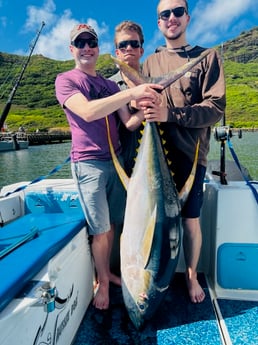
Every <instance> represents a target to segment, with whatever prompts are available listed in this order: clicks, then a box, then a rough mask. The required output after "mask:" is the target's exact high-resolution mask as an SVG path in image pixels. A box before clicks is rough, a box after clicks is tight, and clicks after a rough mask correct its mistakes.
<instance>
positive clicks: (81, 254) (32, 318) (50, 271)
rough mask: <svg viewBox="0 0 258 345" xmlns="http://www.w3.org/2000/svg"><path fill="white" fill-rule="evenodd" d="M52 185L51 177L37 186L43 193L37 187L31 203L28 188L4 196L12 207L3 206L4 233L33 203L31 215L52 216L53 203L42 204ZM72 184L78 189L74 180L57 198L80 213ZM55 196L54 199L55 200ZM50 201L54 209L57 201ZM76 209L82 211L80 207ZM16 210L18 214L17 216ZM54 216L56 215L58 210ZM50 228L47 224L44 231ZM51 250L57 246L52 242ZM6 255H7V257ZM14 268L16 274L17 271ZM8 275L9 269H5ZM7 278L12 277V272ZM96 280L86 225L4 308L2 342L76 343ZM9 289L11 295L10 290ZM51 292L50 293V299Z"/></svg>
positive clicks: (2, 202)
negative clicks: (14, 194)
mask: <svg viewBox="0 0 258 345" xmlns="http://www.w3.org/2000/svg"><path fill="white" fill-rule="evenodd" d="M46 185H47V186H46ZM63 187H64V185H63ZM50 188H54V187H53V186H52V187H50V184H49V181H48V182H47V183H46V184H45V185H44V182H43V183H41V187H38V189H37V190H38V193H39V194H38V195H39V198H38V199H37V198H35V196H36V194H34V192H32V194H31V195H30V196H29V197H28V199H27V201H26V202H27V206H26V207H25V206H24V205H23V201H24V198H25V199H26V195H25V194H26V193H24V192H20V193H18V194H19V196H15V197H14V196H10V197H7V198H3V199H0V205H1V206H4V209H5V210H6V212H2V210H3V208H2V207H1V217H2V219H3V220H4V223H5V224H4V226H3V228H2V229H1V231H2V233H4V231H5V229H8V228H10V227H13V226H15V224H16V223H17V224H18V223H19V222H20V221H22V217H23V216H24V212H25V211H26V210H25V209H26V208H27V212H28V208H30V210H31V211H33V212H34V213H33V212H32V213H31V214H28V213H27V216H26V217H28V219H30V218H31V219H33V221H34V219H37V217H38V219H41V220H42V216H43V218H44V216H46V217H48V214H47V213H44V212H47V211H46V209H47V207H48V206H47V204H46V203H45V204H44V207H42V205H40V202H39V200H41V201H42V203H44V202H45V201H46V200H48V195H49V194H47V192H46V190H47V189H48V191H49V189H50ZM69 188H71V192H74V191H73V186H70V185H69V186H68V191H67V192H66V193H64V195H63V196H62V198H61V199H59V198H57V197H56V199H55V200H56V201H58V202H59V203H60V204H59V206H60V205H61V207H64V208H66V207H67V205H68V207H69V208H70V207H71V210H68V209H67V210H68V212H74V211H73V208H74V207H75V208H76V205H77V201H78V200H77V199H76V198H75V199H74V198H73V197H71V198H70V196H69ZM28 191H29V190H28ZM53 193H54V194H50V198H51V196H52V197H53V196H55V191H54V192H53ZM29 194H30V193H29ZM40 198H41V199H40ZM17 199H20V203H19V202H17ZM34 200H35V202H34ZM51 200H52V202H53V199H51ZM73 202H75V204H73ZM62 203H63V204H64V206H63V205H62ZM49 205H50V204H49ZM50 206H51V208H52V207H53V204H51V205H50ZM8 210H9V212H8ZM75 212H78V211H76V210H75ZM14 215H15V216H16V217H17V219H13V218H14V217H15V216H14ZM52 216H53V217H55V213H54V214H52ZM77 217H78V216H77ZM8 223H9V224H8ZM71 223H72V222H71ZM47 225H48V224H47ZM6 231H7V230H6ZM44 231H45V230H44V229H43V230H42V233H43V232H44ZM47 231H51V229H50V230H49V229H47ZM53 231H60V229H58V228H57V227H56V228H55V229H53ZM3 238H4V236H3ZM36 240H37V239H35V241H36ZM31 242H33V241H31ZM0 243H1V241H0ZM26 245H27V244H24V245H22V246H20V247H19V248H18V249H16V250H15V251H12V252H11V253H10V254H7V256H6V257H7V259H8V260H9V258H10V256H12V255H16V254H17V253H18V252H19V250H20V251H21V250H23V247H25V246H26ZM35 245H36V242H35V243H34V246H32V247H34V248H35ZM30 248H31V247H29V245H28V248H27V250H30ZM50 251H52V247H51V249H50ZM31 255H32V257H33V255H34V253H31ZM46 255H49V253H48V252H46ZM17 257H18V254H17ZM7 259H6V260H7ZM0 260H1V261H2V260H5V257H3V258H2V259H0ZM18 260H21V263H19V262H18V261H17V265H20V266H21V267H23V262H24V261H25V260H26V258H25V257H20V259H18ZM0 263H1V262H0ZM1 264H2V263H1ZM29 264H30V263H29ZM29 264H28V265H29ZM11 271H12V270H10V274H12V273H11ZM7 272H8V271H7ZM2 274H6V273H3V272H2V273H1V275H2ZM6 277H7V278H8V273H7V275H6ZM93 279H94V270H93V263H92V257H91V252H90V247H89V242H88V236H87V231H86V228H85V226H83V227H82V228H81V230H79V231H77V233H76V234H75V236H73V237H72V239H70V240H69V241H68V243H67V244H66V245H65V246H64V247H63V248H62V249H61V250H59V251H58V252H57V253H56V254H55V255H54V256H53V257H51V259H50V260H48V262H47V263H46V264H45V265H44V267H42V268H41V269H40V271H39V272H38V273H37V274H35V275H34V277H33V278H32V279H30V280H29V281H27V282H26V284H25V285H24V286H22V289H21V290H19V292H18V293H16V294H15V297H14V298H12V299H11V300H10V302H9V303H8V304H7V305H6V306H5V307H4V309H2V311H1V312H0V344H1V345H16V344H17V343H18V344H20V345H29V344H33V345H37V344H38V345H39V344H41V345H42V344H48V345H50V344H51V345H54V344H62V345H70V344H71V343H72V342H73V339H74V337H75V335H76V332H77V330H78V328H79V326H80V323H81V321H82V319H83V316H84V314H85V312H86V310H87V307H88V305H89V303H90V302H91V300H92V297H93ZM25 280H26V279H25ZM1 281H2V282H3V281H4V277H1ZM21 281H22V280H21ZM14 289H16V287H14ZM12 291H13V287H12V286H10V293H12ZM53 291H54V292H55V293H54V294H53V295H51V293H50V292H53ZM0 294H1V291H0ZM6 294H7V295H8V291H7V292H6ZM49 294H50V296H49ZM46 296H47V298H45V297H46ZM4 298H5V296H4ZM7 298H8V297H7ZM1 303H3V302H1Z"/></svg>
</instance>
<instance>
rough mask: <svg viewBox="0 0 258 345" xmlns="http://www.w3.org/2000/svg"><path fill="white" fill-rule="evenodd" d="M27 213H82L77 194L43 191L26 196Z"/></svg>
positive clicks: (29, 193) (28, 193)
mask: <svg viewBox="0 0 258 345" xmlns="http://www.w3.org/2000/svg"><path fill="white" fill-rule="evenodd" d="M24 204H25V213H26V214H27V213H34V214H39V213H59V212H61V213H69V214H70V213H73V214H74V213H75V212H79V213H82V208H81V205H80V201H79V196H78V193H77V192H71V191H67V192H66V191H62V192H57V191H55V192H53V191H47V192H45V193H43V192H42V191H40V192H37V191H33V192H27V193H26V195H25V200H24Z"/></svg>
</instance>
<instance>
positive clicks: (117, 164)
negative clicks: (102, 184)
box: [106, 116, 129, 190]
mask: <svg viewBox="0 0 258 345" xmlns="http://www.w3.org/2000/svg"><path fill="white" fill-rule="evenodd" d="M106 125H107V136H108V144H109V149H110V153H111V156H112V160H113V163H114V166H115V168H116V171H117V173H118V176H119V178H120V180H121V182H122V184H123V186H124V188H125V189H126V190H127V188H128V184H129V177H128V176H127V174H126V172H125V171H124V169H123V167H122V166H121V164H120V162H119V160H118V159H117V156H116V153H115V150H114V147H113V144H112V140H111V136H110V129H109V122H108V118H107V116H106Z"/></svg>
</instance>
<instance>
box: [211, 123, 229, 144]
mask: <svg viewBox="0 0 258 345" xmlns="http://www.w3.org/2000/svg"><path fill="white" fill-rule="evenodd" d="M232 136H233V135H232V130H231V129H230V127H229V126H222V127H215V128H214V138H215V140H216V141H225V140H228V139H229V138H232Z"/></svg>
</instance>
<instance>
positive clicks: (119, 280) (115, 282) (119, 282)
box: [109, 273, 121, 286]
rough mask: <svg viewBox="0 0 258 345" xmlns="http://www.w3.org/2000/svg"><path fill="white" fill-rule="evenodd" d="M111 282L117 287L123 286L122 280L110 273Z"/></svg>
mask: <svg viewBox="0 0 258 345" xmlns="http://www.w3.org/2000/svg"><path fill="white" fill-rule="evenodd" d="M109 281H110V282H111V283H113V284H115V285H118V286H121V278H120V277H118V276H116V275H115V274H113V273H110V275H109Z"/></svg>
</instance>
